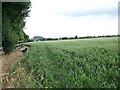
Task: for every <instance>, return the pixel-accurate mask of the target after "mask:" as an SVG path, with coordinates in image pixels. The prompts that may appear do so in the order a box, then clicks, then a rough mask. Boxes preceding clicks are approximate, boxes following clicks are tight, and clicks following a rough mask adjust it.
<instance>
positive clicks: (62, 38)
mask: <svg viewBox="0 0 120 90" xmlns="http://www.w3.org/2000/svg"><path fill="white" fill-rule="evenodd" d="M118 36H120V35H102V36H85V37H78V36H77V35H76V36H75V37H61V38H42V39H39V40H34V39H30V40H29V42H33V41H51V40H69V39H87V38H101V37H118Z"/></svg>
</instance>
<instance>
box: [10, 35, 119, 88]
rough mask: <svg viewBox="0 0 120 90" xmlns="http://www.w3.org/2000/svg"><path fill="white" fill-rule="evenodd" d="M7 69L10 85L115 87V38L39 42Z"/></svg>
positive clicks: (117, 74)
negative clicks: (13, 75)
mask: <svg viewBox="0 0 120 90" xmlns="http://www.w3.org/2000/svg"><path fill="white" fill-rule="evenodd" d="M27 44H28V45H31V47H29V49H28V51H27V52H26V53H24V54H23V55H22V56H21V57H20V58H19V59H18V60H17V62H15V63H14V65H12V66H11V67H10V69H9V71H10V73H13V72H15V71H17V74H16V78H14V77H11V78H10V82H11V83H10V87H13V86H14V83H15V82H16V84H15V86H14V87H26V88H85V87H86V88H116V87H117V86H118V77H119V73H118V71H119V68H118V57H119V56H118V37H107V38H92V39H90V38H89V39H74V40H58V41H39V42H31V43H27Z"/></svg>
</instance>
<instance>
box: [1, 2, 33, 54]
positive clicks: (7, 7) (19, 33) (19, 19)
mask: <svg viewBox="0 0 120 90" xmlns="http://www.w3.org/2000/svg"><path fill="white" fill-rule="evenodd" d="M30 6H31V3H30V2H3V3H2V25H3V26H2V30H3V31H2V44H3V45H2V46H3V50H4V52H5V53H9V52H11V51H12V50H13V48H14V45H15V44H16V42H17V40H26V39H28V38H29V37H28V36H27V35H26V34H25V33H24V31H23V28H24V26H25V18H26V17H27V16H28V15H29V14H28V13H29V12H30V10H29V8H30Z"/></svg>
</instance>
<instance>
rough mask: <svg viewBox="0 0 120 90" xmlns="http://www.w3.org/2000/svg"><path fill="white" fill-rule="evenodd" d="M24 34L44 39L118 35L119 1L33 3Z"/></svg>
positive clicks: (51, 0)
mask: <svg viewBox="0 0 120 90" xmlns="http://www.w3.org/2000/svg"><path fill="white" fill-rule="evenodd" d="M30 1H31V3H32V8H31V13H30V17H29V18H27V19H26V21H27V22H26V27H25V30H24V31H25V32H26V34H28V35H29V36H30V38H32V37H33V36H43V37H45V38H48V37H52V38H55V37H56V38H59V37H74V36H75V35H77V36H78V37H79V36H98V35H113V34H115V35H117V34H118V1H119V0H30Z"/></svg>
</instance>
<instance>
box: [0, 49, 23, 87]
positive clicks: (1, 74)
mask: <svg viewBox="0 0 120 90" xmlns="http://www.w3.org/2000/svg"><path fill="white" fill-rule="evenodd" d="M24 49H25V47H23V48H21V49H19V50H15V51H13V52H12V53H10V54H9V55H2V56H0V81H2V79H4V78H5V76H6V75H8V74H9V72H8V69H9V67H10V65H11V64H12V63H13V62H15V60H17V58H18V57H19V56H21V55H22V52H20V51H21V50H24ZM2 84H3V85H2V87H3V88H4V87H5V84H4V81H3V82H2Z"/></svg>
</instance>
